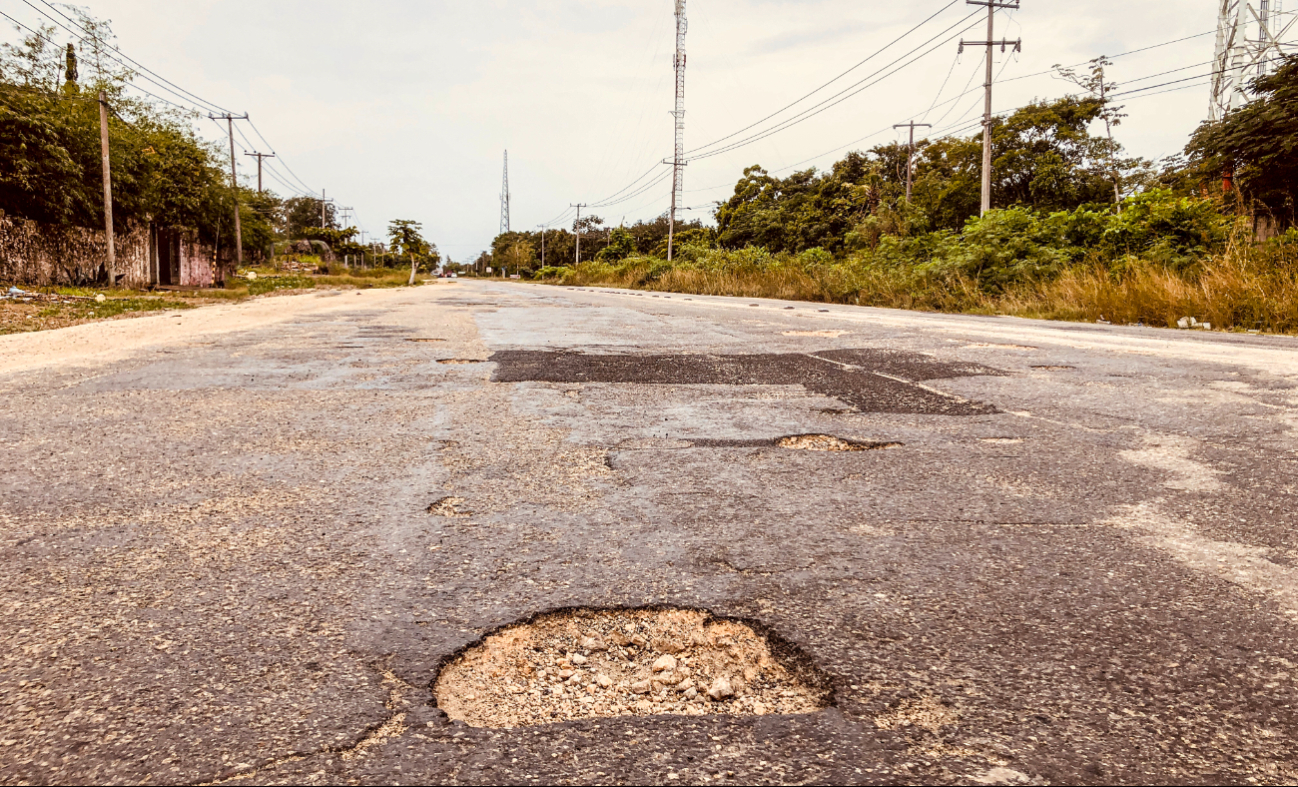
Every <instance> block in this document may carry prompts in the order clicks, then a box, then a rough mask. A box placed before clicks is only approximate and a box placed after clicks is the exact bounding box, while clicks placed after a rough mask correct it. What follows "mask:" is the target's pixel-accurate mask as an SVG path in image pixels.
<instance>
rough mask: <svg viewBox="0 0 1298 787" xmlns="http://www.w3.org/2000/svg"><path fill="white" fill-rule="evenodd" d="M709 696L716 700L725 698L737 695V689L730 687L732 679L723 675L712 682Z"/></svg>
mask: <svg viewBox="0 0 1298 787" xmlns="http://www.w3.org/2000/svg"><path fill="white" fill-rule="evenodd" d="M708 696H709V697H711V698H712V699H714V700H723V699H725V698H726V697H733V696H735V690H734V689H733V688H731V687H730V679H729V678H727V677H726V676H724V675H722V676H721V677H719V678H717V679H716V680H714V681H713V682H712V688H710V689H708Z"/></svg>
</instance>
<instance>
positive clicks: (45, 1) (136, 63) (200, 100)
mask: <svg viewBox="0 0 1298 787" xmlns="http://www.w3.org/2000/svg"><path fill="white" fill-rule="evenodd" d="M23 2H24V3H26V4H27V5H29V6H31V7H32V8H33V9H35V10H36V11H40V13H42V14H45V12H44V11H41V10H40V9H39V8H36V6H33V5H32V4H31V3H30V2H28V0H23ZM40 2H41V3H42V4H44V5H46V6H48V7H49V8H50V10H52V11H54V13H56V14H58V15H59V16H61V17H63V18H64V19H66V20H67V21H68V22H69V23H71V24H73V25H76V26H77V28H79V29H80V30H81V31H82V32H83V33H85V34H86V35H88V36H91V37H92V38H94V39H95V40H96V41H98V42H99V44H100V45H101V46H107V43H106V42H104V41H103V40H102V39H99V38H98V36H95V34H94V33H91V32H90V31H89V30H87V29H86V28H84V27H82V26H81V24H80V23H79V22H77V21H76V20H74V19H72V18H71V17H69V16H68V15H67V14H65V13H63V12H62V11H60V10H59V9H58V8H56V7H55V6H54V4H53V3H50V2H49V1H48V0H40ZM45 16H46V17H47V18H49V14H45ZM60 27H62V25H60ZM63 29H64V30H67V28H66V27H64V28H63ZM68 32H70V33H71V32H72V31H71V30H69V31H68ZM73 35H76V33H73ZM82 40H84V39H82ZM112 51H113V53H114V54H116V55H117V56H118V57H121V58H123V59H125V60H127V61H128V62H130V63H131V64H132V65H134V66H135V67H136V68H138V69H140V70H141V71H143V72H144V73H146V74H150V75H152V76H154V77H157V78H158V79H159V80H161V81H162V82H163V83H165V84H166V85H169V86H170V87H172V88H175V89H176V90H178V91H180V93H177V94H176V95H180V94H181V93H183V94H185V95H187V96H189V97H190V98H192V99H194V100H195V101H197V102H198V103H200V104H206V105H208V106H209V107H212V108H213V109H216V110H218V111H220V112H224V113H225V114H227V115H231V114H234V113H233V112H231V111H230V110H228V109H226V108H224V107H222V106H221V105H220V104H215V103H213V102H211V101H208V100H207V99H205V98H202V97H201V96H198V95H195V94H194V93H191V92H189V91H188V90H185V89H184V88H182V87H181V86H180V85H177V84H175V83H174V82H171V81H170V80H168V79H165V78H164V77H163V76H162V75H161V74H159V73H157V72H156V71H153V70H152V69H149V68H147V67H145V66H144V65H143V64H141V63H140V62H139V61H138V60H135V59H134V58H132V57H130V56H129V55H127V54H125V53H123V52H122V51H121V50H120V49H118V48H116V47H113V48H112ZM118 63H119V64H120V65H123V66H124V65H126V64H125V63H122V62H121V61H120V60H119V61H118ZM149 81H153V80H149ZM155 84H156V83H155Z"/></svg>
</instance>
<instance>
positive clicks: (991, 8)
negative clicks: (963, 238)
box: [960, 0, 1023, 215]
mask: <svg viewBox="0 0 1298 787" xmlns="http://www.w3.org/2000/svg"><path fill="white" fill-rule="evenodd" d="M965 2H966V3H967V4H969V5H985V6H987V40H986V41H965V40H964V39H963V38H962V39H960V51H961V52H963V51H964V48H965V47H967V46H985V47H987V82H986V83H985V84H984V87H985V88H986V90H987V100H986V107H985V109H984V110H983V188H982V211H981V213H980V215H981V214H983V213H986V212H987V211H989V210H991V209H992V81H993V80H995V78H996V75H995V72H994V70H993V69H992V47H995V46H998V45H999V46H1000V48H1001V51H1002V52H1004V51H1005V50H1006V47H1008V46H1010V45H1011V44H1013V45H1014V51H1015V52H1022V51H1023V39H1021V38H1020V39H1019V40H1018V41H1009V40H1007V39H1002V40H1000V41H994V40H992V39H993V37H994V36H995V35H996V9H998V8H1008V9H1010V10H1013V11H1017V10H1018V8H1019V0H1007V2H1000V0H965Z"/></svg>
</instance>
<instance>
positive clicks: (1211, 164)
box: [491, 59, 1298, 332]
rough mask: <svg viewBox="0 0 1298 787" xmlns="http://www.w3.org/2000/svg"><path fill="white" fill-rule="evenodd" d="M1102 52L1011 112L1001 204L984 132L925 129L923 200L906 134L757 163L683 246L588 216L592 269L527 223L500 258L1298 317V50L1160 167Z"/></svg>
mask: <svg viewBox="0 0 1298 787" xmlns="http://www.w3.org/2000/svg"><path fill="white" fill-rule="evenodd" d="M1093 65H1094V67H1093V68H1092V69H1091V70H1090V71H1089V72H1088V73H1084V74H1081V75H1078V74H1066V76H1069V77H1070V78H1072V79H1073V81H1074V82H1075V83H1077V84H1078V85H1080V86H1081V87H1082V92H1081V94H1079V95H1073V96H1067V97H1064V98H1062V99H1059V100H1056V101H1050V102H1037V103H1034V104H1032V105H1030V106H1028V107H1025V108H1023V109H1020V110H1018V111H1016V112H1014V113H1013V114H1011V115H1010V116H1008V117H1005V118H1001V119H999V120H997V121H996V124H995V127H994V128H993V155H994V158H995V162H996V166H995V179H994V181H993V207H994V209H993V210H992V211H990V212H988V213H987V214H986V215H985V216H981V217H980V216H978V215H977V214H978V208H979V204H978V203H979V179H980V165H981V135H980V134H979V135H976V136H971V137H968V138H946V139H940V140H933V141H925V142H923V143H920V144H919V146H918V149H917V153H916V158H915V163H914V178H915V180H914V192H913V196H912V198H911V200H910V201H909V202H907V200H906V159H907V150H906V148H905V146H903V145H885V146H880V147H876V148H874V149H872V150H870V151H868V152H864V153H861V152H854V153H851V154H849V155H848V156H847V157H845V158H844V159H843V160H841V161H839V162H838V163H836V164H835V165H834V166H833V167H832V169H830V170H829V171H826V172H817V171H815V170H806V171H802V172H795V173H793V174H792V175H790V176H788V177H786V178H777V177H774V176H772V175H771V174H770V173H768V172H766V171H765V170H764V169H762V168H761V167H750V168H749V169H747V170H746V171H745V172H744V175H743V178H742V179H740V181H739V182H738V184H737V185H736V187H735V191H734V194H733V196H732V197H731V198H730V199H728V200H727V201H725V202H721V203H718V204H717V205H716V208H715V212H714V218H715V221H716V226H715V227H712V226H706V227H705V226H703V225H702V224H701V223H697V222H696V223H695V224H693V225H689V226H686V227H685V228H684V231H681V232H679V233H678V234H677V245H676V248H675V252H676V253H675V258H674V259H673V260H672V261H671V262H668V261H667V260H666V259H665V257H666V243H665V240H666V239H665V223H666V222H665V220H663V219H659V220H658V221H656V222H652V223H641V224H637V225H635V226H633V227H618V228H613V229H611V230H609V231H605V232H598V225H599V223H600V222H599V219H598V218H595V217H592V218H589V219H583V221H584V222H589V224H588V225H587V226H586V227H584V228H582V229H583V235H582V250H583V255H584V254H585V253H586V249H587V248H592V252H591V258H590V259H584V260H583V261H582V262H580V263H579V264H576V265H572V264H563V265H555V264H550V265H548V266H544V267H543V266H540V265H539V264H537V263H536V261H535V259H534V257H533V256H532V254H531V252H532V250H533V249H534V248H535V247H537V246H538V245H539V244H537V243H536V239H535V238H533V237H531V234H527V233H515V234H513V235H508V236H501V237H500V238H498V239H497V247H496V248H495V249H493V254H492V255H491V256H492V257H493V258H494V259H496V260H508V261H509V262H511V263H513V264H514V265H515V266H516V267H517V268H519V269H521V270H523V271H525V272H530V273H531V274H532V275H533V277H534V278H537V279H540V280H543V281H548V282H553V283H563V284H579V285H609V286H619V287H637V288H644V289H654V290H664V291H672V292H689V293H702V294H717V295H741V296H749V297H772V298H789V299H800V300H814V301H824V302H834V303H852V304H862V305H872V306H885V307H896V308H906V309H923V310H935V311H953V312H976V313H985V314H1012V315H1021V316H1029V317H1043V318H1050V319H1064V320H1104V321H1109V322H1115V323H1129V324H1136V323H1144V324H1147V325H1159V326H1176V325H1177V324H1178V322H1183V321H1184V318H1186V317H1193V318H1194V319H1195V320H1196V321H1197V322H1200V323H1210V324H1212V326H1214V327H1220V328H1226V329H1236V330H1261V331H1267V332H1273V331H1274V332H1298V229H1295V228H1294V227H1295V199H1296V197H1298V59H1290V60H1288V61H1287V62H1285V63H1284V64H1283V65H1282V67H1281V68H1280V69H1279V70H1278V71H1277V72H1276V73H1274V74H1272V75H1270V76H1267V77H1263V78H1260V79H1258V80H1256V81H1255V82H1254V83H1253V85H1252V90H1253V91H1254V93H1255V94H1256V96H1257V98H1256V100H1255V101H1253V102H1252V103H1250V104H1249V105H1247V106H1246V107H1245V108H1243V109H1241V110H1239V111H1237V112H1235V113H1233V114H1232V115H1231V116H1230V117H1228V118H1227V119H1226V120H1224V121H1222V122H1220V123H1216V124H1204V125H1203V126H1201V127H1200V128H1199V129H1198V130H1197V131H1196V132H1195V134H1194V135H1193V137H1192V139H1191V140H1190V141H1189V143H1188V144H1187V147H1186V150H1185V152H1184V154H1181V155H1178V156H1175V157H1173V158H1171V159H1168V160H1166V161H1163V162H1160V163H1159V164H1157V165H1156V164H1155V163H1153V162H1149V161H1144V160H1141V159H1134V158H1127V157H1124V155H1123V151H1122V148H1121V146H1120V145H1119V144H1118V143H1117V142H1116V141H1115V140H1114V139H1113V138H1111V136H1110V133H1111V131H1112V129H1113V128H1114V127H1116V126H1119V125H1120V123H1121V119H1122V117H1123V115H1122V113H1121V111H1120V110H1121V107H1114V106H1112V105H1111V104H1110V103H1109V102H1107V101H1105V100H1103V99H1101V98H1100V96H1101V95H1110V94H1112V93H1113V92H1114V88H1115V87H1116V86H1114V85H1111V84H1108V83H1104V82H1103V80H1104V67H1105V63H1104V61H1102V60H1101V61H1097V62H1096V63H1095V64H1093ZM1092 129H1098V130H1099V133H1092ZM592 228H593V229H594V230H595V231H594V232H592ZM587 232H592V234H593V235H594V237H591V239H590V240H588V239H587V238H588V236H587V234H586V233H587ZM533 234H534V233H533ZM568 235H569V233H553V232H552V233H551V234H550V237H549V238H548V239H547V245H548V247H549V248H555V247H556V246H557V245H558V244H556V242H555V241H556V239H558V240H559V242H560V243H562V242H563V240H564V238H565V236H568ZM561 259H564V258H563V257H558V256H554V257H549V259H548V260H547V262H550V261H552V260H561ZM567 259H569V260H570V259H571V250H569V256H568V258H567Z"/></svg>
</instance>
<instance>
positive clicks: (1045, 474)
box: [0, 280, 1298, 784]
mask: <svg viewBox="0 0 1298 787" xmlns="http://www.w3.org/2000/svg"><path fill="white" fill-rule="evenodd" d="M1296 430H1298V340H1294V339H1290V338H1284V337H1261V336H1247V335H1226V334H1206V333H1191V332H1185V331H1180V332H1177V331H1167V330H1155V329H1147V328H1121V327H1112V326H1102V325H1086V324H1070V323H1050V322H1040V321H1029V320H1021V319H1013V318H997V317H974V316H960V315H934V314H917V313H908V312H899V311H886V310H876V309H864V308H854V307H845V306H821V305H817V304H809V303H785V302H779V301H758V300H745V299H737V298H712V297H701V296H682V295H671V296H668V295H662V294H653V293H632V292H626V291H613V290H593V289H577V288H562V287H551V286H542V285H531V284H517V283H515V284H506V283H489V282H475V281H471V280H460V281H459V282H458V283H447V282H443V283H438V284H435V285H428V286H425V287H422V288H417V289H402V290H375V291H365V292H360V293H356V292H342V293H332V292H331V293H314V294H308V295H300V296H289V297H279V298H264V299H258V300H255V301H252V302H248V303H243V304H237V305H230V306H217V307H210V308H204V309H197V310H192V311H186V312H183V313H179V312H178V313H174V314H164V315H159V316H156V317H146V318H139V319H132V320H123V321H117V322H111V323H99V324H91V325H84V326H78V327H75V328H70V329H65V330H61V331H52V332H44V333H34V334H22V335H15V336H5V337H0V561H2V562H0V698H2V699H3V702H2V703H0V783H5V784H20V783H85V782H103V783H146V782H147V783H149V784H170V783H191V782H215V781H220V780H223V779H232V778H233V779H237V781H234V782H233V783H235V784H257V783H288V782H292V783H339V782H348V783H419V784H424V783H452V782H454V783H482V784H494V783H526V784H552V783H591V784H594V783H663V784H685V783H698V784H703V783H708V784H711V783H718V782H719V783H724V784H732V783H733V784H756V783H792V782H810V783H831V784H858V783H983V784H995V783H1003V784H1014V783H1023V784H1026V783H1045V782H1051V783H1060V782H1067V783H1094V784H1110V783H1131V784H1145V783H1150V782H1188V781H1210V782H1213V783H1223V782H1232V783H1233V782H1243V781H1251V780H1256V781H1257V782H1261V783H1278V782H1292V781H1293V780H1294V779H1295V778H1298V755H1296V754H1295V751H1294V747H1293V743H1292V740H1293V735H1294V732H1295V729H1296V728H1298V718H1295V711H1294V708H1295V707H1298V696H1296V695H1298V688H1296V683H1295V681H1298V666H1296V665H1295V661H1298V656H1295V655H1294V654H1295V652H1298V648H1296V647H1295V646H1296V645H1298V620H1295V618H1298V434H1296ZM784 438H798V439H794V440H791V441H786V442H785V443H784V445H788V446H794V447H806V446H811V447H826V446H855V447H858V448H861V449H863V450H850V451H810V450H792V449H791V448H786V447H782V445H781V440H783V439H784ZM430 509H431V512H430ZM650 605H673V606H680V607H686V608H703V609H707V610H709V611H711V612H713V613H715V614H716V615H720V616H728V617H733V618H737V619H742V620H745V621H750V622H752V623H754V624H760V626H759V628H763V629H764V630H768V631H769V632H771V633H773V634H774V635H776V639H777V640H779V641H784V642H787V643H790V644H791V645H792V646H796V647H797V648H798V649H800V651H801V653H803V654H805V655H806V656H807V657H808V658H810V659H811V660H812V661H814V663H815V664H816V666H818V667H819V668H820V669H821V670H823V671H825V672H826V673H828V674H829V675H830V676H831V677H832V678H833V680H834V685H835V689H834V694H833V707H831V708H828V709H826V710H822V711H819V712H817V713H813V714H807V715H798V716H775V715H767V716H747V717H734V716H670V715H660V716H639V717H621V718H607V719H601V720H585V721H572V722H557V723H555V724H549V725H544V726H538V727H529V728H524V729H519V730H508V729H477V728H472V727H466V726H465V725H463V724H462V723H459V722H456V723H452V722H450V721H449V720H448V719H447V718H446V717H445V715H444V714H442V713H441V712H440V711H439V710H438V709H437V708H436V707H435V705H434V697H433V693H432V689H431V683H432V681H433V679H434V678H435V677H436V674H437V670H438V668H439V666H440V665H441V664H442V663H443V662H444V661H445V660H447V659H449V658H450V657H451V656H453V655H454V654H456V653H458V652H459V651H460V650H461V649H463V648H464V647H466V646H468V645H471V644H472V643H474V642H476V641H477V640H479V638H481V637H482V636H483V635H485V634H487V633H488V632H491V631H493V630H495V629H497V628H499V627H501V626H504V625H507V624H510V623H514V622H516V621H520V620H523V619H527V618H529V617H531V616H533V615H535V614H537V613H539V612H543V611H547V610H555V609H563V608H573V607H598V608H620V607H643V606H650Z"/></svg>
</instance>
